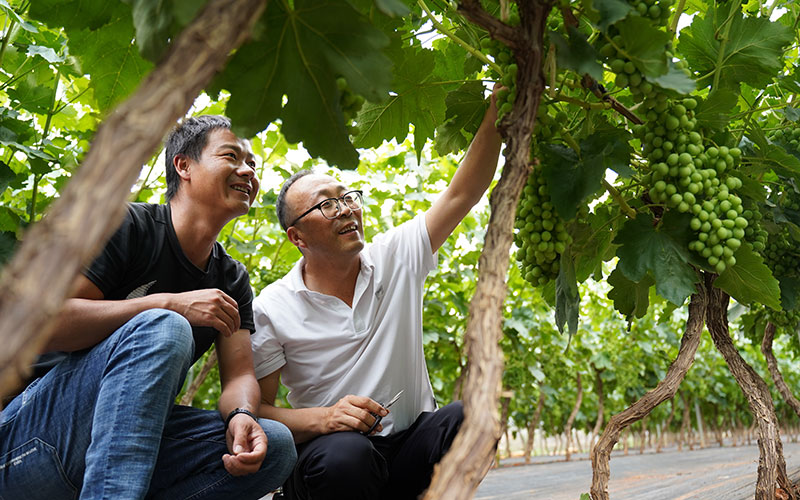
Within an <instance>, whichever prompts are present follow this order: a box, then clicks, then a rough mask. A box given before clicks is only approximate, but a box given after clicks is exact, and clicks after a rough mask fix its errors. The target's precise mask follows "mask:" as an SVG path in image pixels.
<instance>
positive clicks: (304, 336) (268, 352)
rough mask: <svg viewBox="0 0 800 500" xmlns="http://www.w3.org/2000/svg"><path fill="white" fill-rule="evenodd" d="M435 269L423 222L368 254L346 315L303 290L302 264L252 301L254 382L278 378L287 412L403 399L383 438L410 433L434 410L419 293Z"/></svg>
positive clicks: (338, 304) (391, 234) (338, 305)
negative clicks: (348, 400) (357, 399)
mask: <svg viewBox="0 0 800 500" xmlns="http://www.w3.org/2000/svg"><path fill="white" fill-rule="evenodd" d="M436 263H437V256H436V255H435V254H433V253H432V252H431V243H430V239H429V236H428V230H427V227H426V225H425V216H424V214H421V215H418V216H417V217H416V218H414V219H413V220H410V221H408V222H406V223H404V224H402V225H400V226H398V227H396V228H394V229H392V230H390V231H388V232H386V233H384V234H381V235H378V236H376V237H375V239H374V241H373V242H372V243H370V244H367V245H366V246H365V247H364V249H363V250H362V251H361V270H360V271H359V274H358V279H357V281H356V290H355V296H354V298H353V307H352V308H351V307H349V306H348V305H347V304H345V303H344V302H342V301H341V300H340V299H338V298H336V297H332V296H330V295H325V294H322V293H318V292H314V291H311V290H309V289H308V288H307V287H306V285H305V283H304V282H303V275H302V266H303V265H304V260H303V259H301V260H300V261H299V262H298V263H297V264H296V265H295V266H294V267H293V268H292V270H291V271H290V272H289V273H288V274H287V275H286V276H284V277H283V278H282V279H280V280H278V281H276V282H274V283H272V284H270V285H269V286H268V287H267V288H265V289H264V290H263V291H262V292H261V294H259V296H258V297H256V299H255V300H254V301H253V315H254V320H255V325H256V333H255V334H253V335H252V336H251V342H252V345H253V357H254V362H255V370H256V377H257V378H259V379H260V378H263V377H266V376H267V375H269V374H271V373H273V372H274V371H275V370H278V369H280V368H282V370H281V381H282V383H283V384H284V385H285V386H286V387H287V388H288V389H289V394H288V400H289V403H290V404H291V405H292V407H293V408H310V407H319V406H331V405H333V404H335V403H336V402H337V401H338V400H339V399H340V398H342V397H343V396H346V395H347V394H355V395H359V396H368V397H371V398H372V399H374V400H375V401H377V402H379V403H386V402H388V401H389V399H391V398H392V396H394V395H395V394H397V393H398V392H399V391H400V390H403V391H404V392H403V395H402V396H401V397H400V400H399V401H397V403H395V404H394V406H392V408H391V413H390V414H389V415H388V416H387V417H385V418H384V419H383V421H382V422H381V423H382V425H383V431H382V432H381V434H383V435H386V434H390V433H392V432H396V431H400V430H403V429H406V428H407V427H409V426H410V425H411V424H412V423H413V422H414V420H415V419H416V418H417V416H418V415H419V414H420V413H421V412H423V411H433V410H434V409H435V407H436V403H435V399H434V396H433V390H432V389H431V383H430V379H429V378H428V370H427V367H426V365H425V355H424V353H423V350H422V297H423V284H424V282H425V277H426V276H427V275H428V273H429V272H430V271H432V270H433V269H435V268H436Z"/></svg>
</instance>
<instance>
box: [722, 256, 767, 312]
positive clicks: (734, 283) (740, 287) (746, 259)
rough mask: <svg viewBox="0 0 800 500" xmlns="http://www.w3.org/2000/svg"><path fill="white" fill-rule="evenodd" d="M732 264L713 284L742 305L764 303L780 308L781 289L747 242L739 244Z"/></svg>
mask: <svg viewBox="0 0 800 500" xmlns="http://www.w3.org/2000/svg"><path fill="white" fill-rule="evenodd" d="M734 257H736V265H735V266H732V267H729V268H727V269H726V270H725V272H723V273H722V274H720V275H719V278H717V280H716V281H714V286H716V287H717V288H719V289H720V290H724V291H725V292H727V293H728V295H730V296H731V297H733V298H734V299H736V300H737V301H738V302H741V303H742V304H747V305H751V304H764V305H765V306H768V307H771V308H773V309H780V308H781V289H780V285H779V283H778V280H776V279H775V278H774V277H773V276H772V272H771V271H770V270H769V268H768V267H767V266H766V265H765V264H764V261H763V260H762V259H761V257H760V256H759V255H758V254H757V253H755V252H753V251H752V250H751V249H750V248H749V246H748V245H742V246H741V247H739V250H737V251H736V253H735V254H734Z"/></svg>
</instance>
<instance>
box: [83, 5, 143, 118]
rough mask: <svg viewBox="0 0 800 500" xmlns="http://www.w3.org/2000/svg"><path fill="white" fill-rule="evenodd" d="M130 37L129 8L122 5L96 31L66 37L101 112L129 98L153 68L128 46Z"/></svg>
mask: <svg viewBox="0 0 800 500" xmlns="http://www.w3.org/2000/svg"><path fill="white" fill-rule="evenodd" d="M134 35H135V33H134V29H133V25H132V24H131V16H130V7H128V6H127V5H124V4H119V8H118V9H117V10H116V11H115V13H114V16H113V20H112V21H111V22H109V23H108V24H106V25H104V26H102V27H100V28H99V29H96V30H93V31H90V30H88V29H83V30H81V31H78V32H74V33H71V34H70V42H69V45H70V49H71V52H72V53H73V54H74V55H76V56H77V58H78V59H79V60H80V63H81V67H82V68H83V70H84V71H85V72H87V73H88V74H89V75H90V76H91V81H90V83H89V86H90V87H91V88H92V89H93V90H94V96H95V99H96V100H97V105H98V107H99V108H100V110H101V111H107V110H109V109H110V108H111V107H113V106H114V105H115V104H116V103H118V102H119V101H120V100H122V99H123V98H125V97H127V96H128V95H130V94H131V93H132V92H133V91H134V89H135V88H136V87H137V86H138V85H139V82H140V81H141V80H142V79H143V78H144V76H145V75H146V74H147V73H149V72H150V70H151V69H152V67H153V65H152V63H150V62H148V61H146V60H144V59H143V58H142V56H141V55H139V51H138V50H137V49H136V45H134V44H133V43H131V41H132V40H133V39H134Z"/></svg>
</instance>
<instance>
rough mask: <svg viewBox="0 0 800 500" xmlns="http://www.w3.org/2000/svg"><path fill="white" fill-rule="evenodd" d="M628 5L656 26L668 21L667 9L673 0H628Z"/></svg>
mask: <svg viewBox="0 0 800 500" xmlns="http://www.w3.org/2000/svg"><path fill="white" fill-rule="evenodd" d="M628 3H629V4H630V5H631V6H632V7H633V8H634V10H635V11H636V12H637V13H639V15H641V16H642V17H647V18H650V19H652V20H653V21H654V22H655V23H656V24H658V25H663V24H667V21H669V8H670V7H672V4H673V3H674V2H673V0H628Z"/></svg>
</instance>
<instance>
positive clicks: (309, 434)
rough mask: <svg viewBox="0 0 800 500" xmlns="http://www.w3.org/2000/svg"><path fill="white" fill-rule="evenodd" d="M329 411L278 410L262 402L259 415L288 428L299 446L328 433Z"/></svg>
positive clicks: (310, 409) (314, 409)
mask: <svg viewBox="0 0 800 500" xmlns="http://www.w3.org/2000/svg"><path fill="white" fill-rule="evenodd" d="M327 410H328V409H327V408H300V409H292V408H278V407H276V406H272V405H270V404H266V403H263V402H262V403H261V405H260V406H259V408H258V415H259V416H260V417H263V418H268V419H270V420H275V421H278V422H280V423H282V424H283V425H285V426H286V427H288V428H289V430H290V431H292V435H293V436H294V441H295V443H298V444H299V443H304V442H306V441H310V440H311V439H314V438H315V437H317V436H320V435H322V434H326V433H327V432H326V431H325V429H324V422H325V418H326V412H327Z"/></svg>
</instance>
